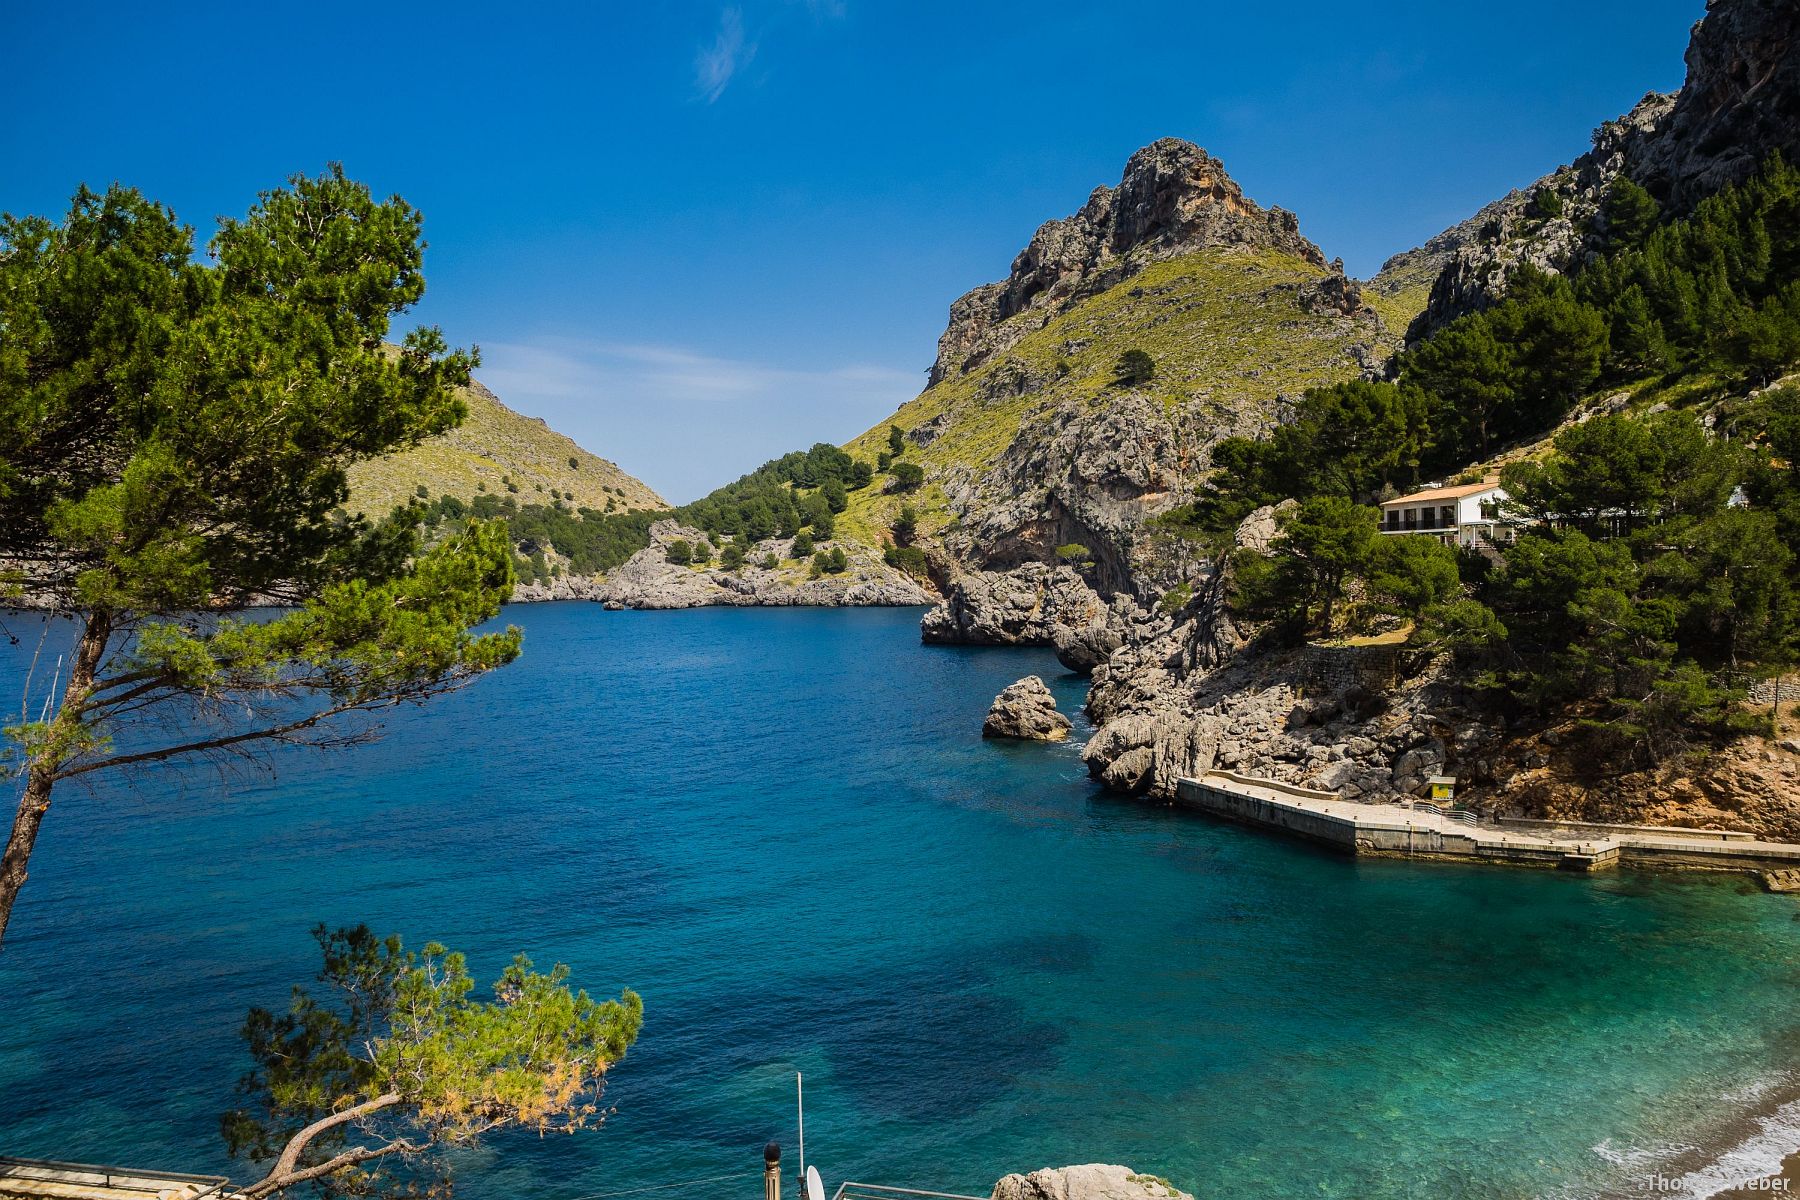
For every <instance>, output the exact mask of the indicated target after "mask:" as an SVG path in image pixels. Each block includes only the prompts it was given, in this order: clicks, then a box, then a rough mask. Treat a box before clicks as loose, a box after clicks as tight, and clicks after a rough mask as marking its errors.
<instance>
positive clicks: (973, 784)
mask: <svg viewBox="0 0 1800 1200" xmlns="http://www.w3.org/2000/svg"><path fill="white" fill-rule="evenodd" d="M506 617H507V619H509V620H511V621H514V622H516V623H518V624H520V625H522V626H523V627H524V628H525V630H526V652H525V655H524V657H523V658H522V659H521V660H520V661H519V662H518V663H517V664H515V665H514V666H512V667H509V668H507V669H506V670H504V671H502V672H499V673H497V674H496V675H494V676H492V677H490V678H488V679H485V680H482V681H481V682H480V683H478V684H477V685H476V686H474V687H473V688H471V689H469V690H467V691H465V692H463V693H460V694H458V695H455V696H452V697H449V698H447V699H445V700H442V701H440V702H437V703H435V704H433V705H432V706H430V707H429V708H427V709H424V710H421V711H417V712H407V713H403V714H401V715H400V716H399V717H397V718H395V719H394V720H392V721H390V722H389V733H388V736H387V738H386V739H385V740H384V741H382V742H381V743H379V744H378V745H376V746H373V747H369V748H362V749H356V750H351V751H348V752H340V753H333V754H329V755H320V754H315V753H300V752H295V753H288V754H284V755H282V756H281V757H280V759H279V764H278V765H279V773H278V774H277V775H276V776H274V777H269V776H266V775H263V774H260V773H256V772H239V773H235V774H227V775H220V774H219V773H217V772H216V771H214V770H212V769H192V770H185V771H175V770H161V771H156V772H152V773H150V774H146V775H144V776H140V777H139V778H138V779H137V781H136V782H135V783H134V784H133V785H132V786H129V787H126V786H122V785H120V784H117V783H109V784H107V785H106V786H104V787H103V788H101V789H100V790H98V791H94V792H91V793H83V792H79V791H75V790H73V789H71V790H70V791H69V792H68V794H66V795H63V796H61V797H60V798H59V800H58V802H57V805H56V807H55V808H54V809H53V810H52V812H51V814H50V818H49V821H48V823H47V825H46V828H45V832H44V836H43V839H42V841H41V843H40V849H39V851H38V854H37V857H36V858H35V859H34V861H33V870H32V877H31V880H30V883H29V885H28V886H27V889H26V892H25V895H24V898H23V901H22V903H21V904H20V906H19V908H18V910H17V912H16V913H15V914H14V917H13V925H12V930H11V932H10V934H9V938H8V941H7V943H6V946H5V949H4V951H3V952H0V1152H5V1153H14V1154H23V1155H32V1156H41V1157H55V1158H74V1159H85V1160H99V1161H115V1162H126V1163H130V1164H133V1165H138V1166H154V1167H162V1168H166V1169H179V1170H196V1171H216V1172H220V1173H230V1172H233V1171H234V1170H235V1171H236V1173H237V1174H238V1175H239V1176H240V1177H242V1176H243V1175H244V1174H245V1172H244V1170H243V1168H242V1167H235V1166H234V1164H232V1163H231V1162H230V1160H228V1159H227V1158H226V1157H225V1156H224V1154H223V1149H222V1145H221V1143H220V1141H219V1139H218V1135H217V1128H216V1122H217V1115H218V1113H219V1111H220V1110H221V1109H223V1108H224V1107H226V1106H227V1105H228V1104H229V1103H230V1099H231V1085H232V1082H233V1080H234V1079H235V1077H236V1076H237V1075H238V1074H239V1073H240V1072H241V1071H242V1070H243V1068H244V1067H245V1066H246V1065H247V1064H246V1063H245V1061H244V1060H243V1058H242V1056H241V1054H240V1050H239V1046H238V1042H237V1039H236V1029H237V1026H238V1024H239V1022H240V1021H241V1019H242V1016H243V1013H244V1010H245V1009H246V1008H247V1007H249V1006H250V1005H252V1004H258V1003H262V1004H270V1005H279V1004H280V1003H282V1002H283V1000H284V998H285V995H286V991H287V988H288V986H289V985H290V984H291V983H294V982H302V981H305V980H307V979H308V978H309V977H310V975H311V973H312V972H313V970H315V969H316V962H315V948H314V947H313V944H312V942H311V941H310V939H309V937H308V933H307V931H308V928H309V927H310V926H311V925H313V924H314V923H315V922H320V921H324V922H329V923H333V924H341V923H352V922H357V921H366V922H368V923H370V924H371V925H373V926H374V927H375V928H377V929H378V930H384V931H385V930H393V931H398V932H402V933H404V934H405V935H406V936H407V938H408V939H409V940H410V941H413V942H423V941H425V940H428V939H432V938H435V939H438V940H441V941H444V942H446V943H449V944H450V945H452V946H455V947H458V948H462V949H465V950H467V951H468V952H469V953H470V956H471V959H472V963H473V966H474V968H475V969H476V971H477V973H478V975H481V976H483V977H488V978H491V977H492V975H493V974H494V973H496V972H497V971H498V970H499V968H500V967H501V966H502V965H504V963H505V962H506V961H507V960H508V958H509V957H510V956H511V955H512V954H513V953H514V952H517V951H521V950H522V951H525V952H527V953H529V954H531V955H532V956H533V957H534V958H536V959H537V960H538V961H539V963H540V964H548V963H550V962H553V961H558V960H560V961H565V962H567V963H568V964H570V966H571V967H572V968H573V970H574V977H575V980H576V982H578V983H580V984H582V985H584V986H586V987H588V988H589V989H590V990H592V991H594V992H596V993H600V994H609V993H610V994H616V993H617V991H618V990H619V989H620V988H622V987H626V986H630V987H633V988H635V989H637V990H638V991H640V992H641V993H642V994H643V996H644V998H645V1003H646V1009H647V1017H646V1024H645V1029H644V1034H643V1037H642V1039H641V1040H640V1042H639V1043H638V1045H637V1046H636V1047H635V1048H634V1049H633V1050H632V1052H631V1054H630V1056H629V1058H628V1059H627V1060H626V1062H625V1063H624V1064H622V1065H621V1066H620V1067H619V1068H617V1069H616V1070H615V1072H614V1074H613V1076H612V1082H611V1085H610V1087H609V1089H608V1092H607V1100H608V1102H609V1103H610V1104H614V1105H616V1106H617V1109H618V1111H617V1114H616V1115H615V1116H614V1117H613V1118H612V1119H611V1120H610V1121H609V1122H608V1123H607V1124H606V1126H605V1128H603V1129H602V1130H599V1131H597V1132H594V1133H590V1134H584V1135H581V1136H579V1137H576V1138H560V1139H554V1140H550V1141H543V1142H540V1141H538V1140H536V1139H534V1138H530V1137H511V1138H502V1139H498V1140H496V1141H494V1142H493V1143H491V1144H490V1145H489V1146H488V1147H487V1148H486V1149H484V1150H483V1151H481V1152H480V1153H478V1154H474V1155H470V1156H468V1157H467V1158H466V1159H465V1160H464V1161H463V1162H462V1163H461V1174H460V1177H459V1192H460V1193H461V1195H463V1196H464V1197H467V1198H471V1200H499V1198H502V1197H524V1196H531V1197H544V1198H545V1200H575V1198H577V1197H592V1196H595V1195H597V1194H601V1193H611V1192H616V1191H623V1190H626V1189H635V1188H640V1187H647V1186H651V1185H657V1184H663V1183H670V1182H675V1181H679V1180H687V1179H695V1178H700V1177H709V1176H715V1175H721V1174H731V1173H736V1172H743V1173H744V1178H743V1179H741V1180H737V1181H726V1182H721V1183H718V1184H713V1185H708V1186H706V1187H704V1188H701V1189H693V1190H689V1191H685V1192H684V1193H683V1194H688V1195H693V1194H701V1195H707V1196H717V1197H722V1198H731V1197H736V1198H741V1200H752V1198H753V1197H755V1196H757V1195H759V1194H760V1193H759V1191H758V1189H759V1187H760V1184H759V1183H758V1182H757V1179H756V1176H755V1174H754V1173H755V1172H756V1169H757V1166H758V1162H759V1152H760V1148H761V1146H762V1145H763V1143H764V1142H765V1141H767V1140H769V1139H771V1138H773V1139H776V1140H779V1141H781V1142H782V1143H783V1144H784V1146H786V1147H787V1148H788V1156H789V1163H790V1165H791V1164H792V1162H793V1157H794V1152H795V1147H794V1142H795V1130H794V1108H793V1092H794V1073H795V1072H796V1071H804V1072H805V1074H806V1083H807V1101H808V1103H807V1129H806V1133H807V1156H808V1160H809V1161H810V1162H811V1163H813V1164H815V1165H817V1166H818V1167H819V1168H820V1169H821V1171H822V1173H823V1174H824V1175H825V1177H826V1180H827V1182H828V1184H830V1185H835V1184H836V1182H838V1181H839V1180H842V1179H847V1178H853V1179H859V1180H863V1181H867V1182H877V1183H893V1184H902V1185H908V1186H913V1187H922V1188H933V1189H941V1190H947V1191H968V1192H977V1193H985V1192H986V1191H987V1189H988V1188H989V1187H990V1186H991V1185H992V1183H993V1181H994V1180H995V1179H996V1178H997V1177H998V1176H1000V1175H1001V1174H1003V1173H1005V1172H1008V1171H1012V1170H1024V1169H1030V1168H1034V1167H1038V1166H1046V1165H1057V1164H1063V1163H1074V1162H1087V1161H1107V1162H1123V1163H1127V1164H1130V1165H1131V1166H1133V1167H1135V1168H1137V1169H1138V1170H1140V1171H1144V1172H1150V1173H1155V1174H1159V1175H1163V1176H1166V1177H1168V1178H1169V1179H1171V1180H1172V1181H1174V1182H1175V1183H1176V1184H1178V1185H1179V1186H1181V1187H1184V1188H1186V1189H1188V1190H1189V1191H1192V1192H1194V1193H1195V1194H1196V1196H1200V1197H1212V1196H1307V1197H1344V1198H1378V1197H1403V1196H1404V1197H1414V1196H1417V1197H1427V1196H1429V1197H1457V1196H1496V1197H1524V1196H1538V1195H1571V1196H1572V1195H1589V1194H1594V1193H1596V1192H1599V1191H1602V1190H1605V1189H1608V1188H1612V1189H1616V1190H1620V1191H1623V1192H1625V1193H1626V1194H1629V1193H1630V1192H1631V1190H1632V1189H1633V1187H1634V1186H1635V1185H1634V1184H1633V1183H1632V1182H1631V1181H1632V1179H1633V1178H1635V1176H1634V1175H1633V1173H1634V1172H1635V1173H1637V1174H1638V1175H1641V1174H1642V1173H1644V1172H1646V1171H1648V1170H1651V1169H1652V1168H1653V1167H1656V1166H1657V1165H1658V1164H1659V1163H1662V1162H1665V1161H1673V1159H1670V1158H1668V1157H1667V1156H1669V1155H1672V1154H1674V1153H1675V1152H1676V1150H1678V1148H1679V1147H1681V1146H1683V1145H1692V1144H1695V1143H1704V1142H1706V1141H1707V1140H1708V1139H1717V1138H1719V1137H1721V1136H1724V1134H1723V1131H1722V1129H1721V1127H1720V1125H1719V1122H1720V1121H1721V1120H1723V1119H1725V1118H1727V1117H1730V1116H1731V1115H1732V1114H1733V1113H1736V1112H1739V1111H1741V1110H1745V1109H1748V1108H1751V1107H1753V1106H1755V1105H1757V1104H1759V1103H1761V1104H1765V1105H1766V1102H1767V1100H1766V1098H1767V1097H1768V1096H1770V1095H1774V1094H1777V1090H1778V1089H1780V1088H1782V1087H1785V1086H1789V1085H1791V1084H1792V1083H1793V1082H1794V1081H1793V1077H1792V1076H1791V1075H1790V1074H1789V1067H1790V1065H1792V1064H1796V1063H1800V1005H1797V1003H1796V995H1797V993H1796V990H1795V984H1796V982H1800V921H1797V917H1800V907H1797V906H1796V905H1795V902H1794V901H1793V900H1791V899H1787V898H1781V897H1771V896H1765V895H1762V894H1760V893H1758V892H1756V891H1755V890H1754V889H1753V888H1751V887H1750V886H1749V885H1748V884H1747V883H1746V882H1745V881H1744V880H1742V879H1738V878H1735V877H1705V876H1696V875H1646V874H1637V873H1621V874H1611V875H1600V876H1594V877H1581V876H1572V875H1564V874H1556V873H1548V872H1542V873H1540V872H1531V871H1522V870H1505V869H1496V868H1473V867H1457V866H1446V865H1442V864H1412V863H1406V862H1396V861H1377V862H1370V861H1363V862H1357V861H1350V860H1346V859H1342V858H1338V857H1334V856H1331V855H1328V854H1325V853H1321V852H1317V851H1314V850H1312V849H1310V848H1308V847H1306V846H1303V845H1298V844H1295V843H1292V842H1287V841H1282V840H1277V839H1273V838H1268V837H1264V836H1261V835H1258V834H1255V833H1251V832H1248V831H1245V830H1242V829H1238V828H1233V827H1229V826H1224V825H1218V824H1214V823H1211V822H1209V821H1207V820H1205V819H1203V818H1199V817H1195V816H1191V815H1186V814H1181V813H1177V812H1173V811H1170V810H1167V809H1163V808H1157V807H1148V806H1144V805H1140V804H1137V803H1132V802H1127V801H1122V800H1118V799H1115V798H1111V797H1108V796H1106V795H1105V794H1103V793H1100V792H1098V791H1096V790H1095V789H1094V788H1093V787H1092V786H1091V785H1090V784H1089V783H1088V781H1087V777H1086V774H1085V772H1084V771H1083V769H1082V767H1081V764H1080V761H1079V746H1078V745H1077V744H1075V743H1070V744H1065V745H1059V746H1042V745H1005V744H996V743H991V742H984V741H982V740H981V738H980V737H979V729H980V725H981V718H982V715H983V713H984V712H985V710H986V707H987V704H988V702H989V700H990V699H991V698H992V697H993V695H994V693H995V692H997V691H998V690H999V689H1000V688H1001V687H1003V686H1004V685H1005V684H1007V683H1009V682H1011V681H1012V680H1014V679H1017V678H1019V677H1020V676H1022V675H1025V674H1028V673H1032V672H1036V673H1039V674H1042V675H1044V676H1045V677H1046V678H1047V679H1048V680H1049V681H1050V682H1051V685H1052V687H1053V688H1054V689H1055V690H1056V692H1057V694H1058V697H1059V700H1060V701H1061V703H1062V706H1063V708H1064V709H1065V711H1071V712H1072V711H1074V710H1075V709H1076V708H1077V707H1078V706H1079V704H1080V701H1081V698H1082V691H1083V685H1082V683H1081V681H1078V680H1076V679H1074V678H1072V677H1069V676H1067V675H1065V674H1064V673H1062V671H1061V670H1060V668H1059V667H1058V666H1057V664H1056V662H1055V660H1054V658H1053V657H1052V656H1051V655H1050V654H1048V653H1047V652H1042V651H1031V650H1001V649H960V648H943V647H924V646H921V645H919V643H918V635H917V620H918V612H917V611H916V610H885V611H883V610H873V611H870V610H865V611H806V610H767V611H760V610H759V611H737V610H700V611H693V612H682V613H609V612H604V611H602V610H601V609H600V608H599V607H598V606H594V605H540V606H530V607H515V608H511V609H508V611H507V614H506ZM14 627H15V628H17V625H16V624H15V626H14ZM28 640H29V639H28ZM28 648H29V647H26V649H28ZM7 653H8V654H9V655H10V657H8V658H5V659H0V668H3V671H0V680H3V681H5V683H7V684H8V685H12V686H11V687H10V688H9V693H11V694H16V691H17V686H16V685H17V683H18V681H19V680H20V679H21V678H22V675H23V667H22V662H23V659H22V658H21V657H20V656H21V655H22V654H23V653H24V650H14V651H9V652H7ZM1086 732H1087V730H1086V728H1085V727H1084V726H1078V728H1077V736H1078V737H1081V736H1085V734H1086ZM1659 1156H1664V1157H1659ZM655 1194H656V1193H651V1195H652V1196H654V1195H655Z"/></svg>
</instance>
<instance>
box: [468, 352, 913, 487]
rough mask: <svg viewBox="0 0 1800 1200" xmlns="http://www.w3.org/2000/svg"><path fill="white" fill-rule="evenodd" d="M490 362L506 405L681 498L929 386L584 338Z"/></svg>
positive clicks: (850, 366) (878, 375)
mask: <svg viewBox="0 0 1800 1200" xmlns="http://www.w3.org/2000/svg"><path fill="white" fill-rule="evenodd" d="M482 360H483V363H484V366H483V367H482V369H481V371H480V372H479V374H480V376H481V379H482V381H483V382H484V383H486V384H487V385H488V386H489V387H491V388H493V389H494V392H495V393H496V394H497V395H498V396H499V397H500V398H501V399H502V400H503V401H505V402H506V403H507V404H509V405H511V406H512V407H513V408H515V409H519V410H520V411H522V412H525V413H528V414H530V415H532V416H540V417H543V418H544V419H545V420H547V421H549V423H550V424H551V426H552V427H554V428H556V429H559V430H561V431H562V432H564V433H567V434H568V435H569V436H571V437H573V438H574V439H575V440H576V441H578V442H580V443H581V444H582V445H584V446H586V447H587V448H588V449H589V450H592V451H594V452H595V453H596V454H600V455H602V456H604V457H606V458H610V459H613V460H615V461H616V462H618V463H619V464H620V465H621V466H623V467H624V468H625V469H626V470H627V471H630V472H631V473H632V474H634V475H637V476H638V477H639V478H641V479H643V480H644V481H645V482H646V483H648V484H650V485H651V486H652V487H654V488H656V489H657V490H658V491H659V492H661V493H662V494H663V495H665V496H667V497H668V498H669V499H671V500H675V501H677V502H679V501H682V500H689V499H693V498H694V497H696V496H700V495H703V494H704V493H706V492H707V491H710V490H711V489H712V488H714V487H717V486H718V485H719V484H721V483H725V482H727V481H728V480H731V479H735V478H736V477H737V476H739V475H741V474H743V473H744V472H745V471H748V470H750V469H751V468H753V467H755V466H757V465H758V464H759V463H761V462H763V461H765V460H766V459H769V458H773V457H776V456H777V455H780V454H784V453H786V452H787V451H789V450H793V449H796V448H800V447H805V446H808V445H811V444H812V443H813V442H817V441H829V442H840V441H843V440H844V439H846V438H849V437H852V436H854V435H855V434H858V433H860V432H862V431H863V430H864V429H866V428H868V427H869V426H871V425H873V424H875V423H876V422H877V421H879V420H880V419H882V418H883V417H885V416H886V415H887V414H888V413H890V412H892V411H893V410H894V409H896V408H898V407H899V406H900V405H901V404H904V403H905V402H906V401H908V400H910V399H912V398H913V396H914V395H916V394H917V393H918V391H919V389H920V387H921V386H923V384H924V378H923V376H922V374H921V373H919V372H915V371H903V370H897V369H895V368H893V367H888V366H881V365H878V364H870V363H841V364H835V365H825V366H817V367H815V366H792V365H787V364H782V363H770V362H758V361H754V360H750V359H742V358H733V357H729V356H724V355H714V354H706V353H703V352H701V351H698V350H694V349H691V348H688V347H684V346H673V345H667V344H661V343H643V342H609V341H589V340H583V339H578V338H540V339H534V340H532V341H529V342H510V343H507V342H503V343H498V344H492V343H490V344H486V345H483V346H482Z"/></svg>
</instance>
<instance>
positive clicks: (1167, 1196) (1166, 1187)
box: [993, 1163, 1193, 1200]
mask: <svg viewBox="0 0 1800 1200" xmlns="http://www.w3.org/2000/svg"><path fill="white" fill-rule="evenodd" d="M993 1200H1193V1197H1192V1196H1190V1195H1188V1194H1187V1193H1186V1192H1184V1191H1181V1190H1180V1189H1179V1188H1177V1187H1175V1186H1174V1185H1173V1184H1171V1183H1170V1182H1169V1181H1168V1180H1166V1179H1159V1178H1158V1177H1156V1176H1155V1175H1140V1174H1138V1173H1137V1172H1136V1171H1133V1170H1132V1169H1131V1168H1130V1167H1120V1166H1109V1165H1106V1164H1102V1163H1088V1164H1086V1165H1084V1166H1079V1167H1052V1168H1046V1169H1045V1170H1042V1171H1033V1172H1031V1173H1030V1174H1029V1175H1008V1176H1006V1177H1005V1178H1004V1179H1002V1180H1001V1181H1000V1182H999V1183H996V1184H995V1185H994V1194H993Z"/></svg>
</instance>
